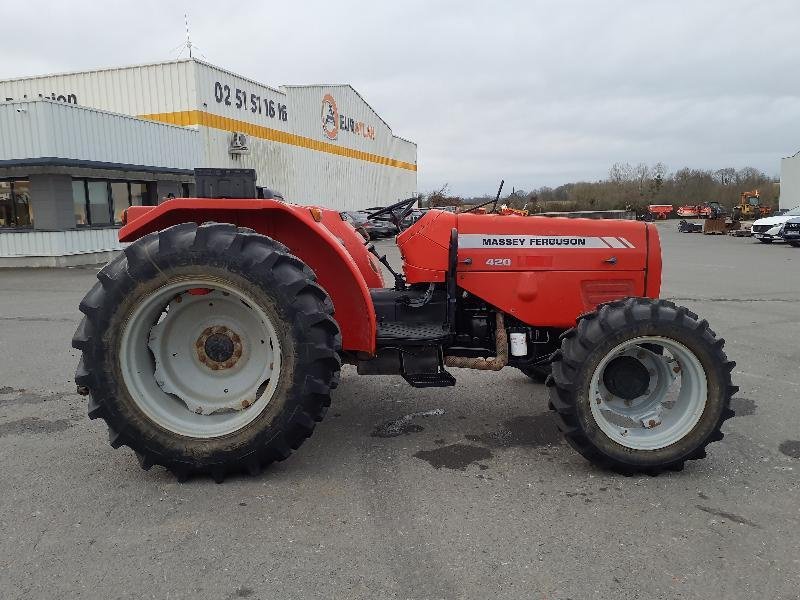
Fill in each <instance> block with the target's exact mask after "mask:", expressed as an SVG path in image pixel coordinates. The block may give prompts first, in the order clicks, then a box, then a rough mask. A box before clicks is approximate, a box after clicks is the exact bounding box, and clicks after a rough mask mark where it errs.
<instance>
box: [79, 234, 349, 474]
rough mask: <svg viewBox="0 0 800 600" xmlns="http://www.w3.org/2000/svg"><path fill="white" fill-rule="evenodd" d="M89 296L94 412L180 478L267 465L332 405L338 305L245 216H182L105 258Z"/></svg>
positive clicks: (89, 389)
mask: <svg viewBox="0 0 800 600" xmlns="http://www.w3.org/2000/svg"><path fill="white" fill-rule="evenodd" d="M97 277H98V279H99V281H98V283H96V284H95V286H94V287H93V288H92V290H91V291H90V292H89V293H88V294H87V295H86V297H85V298H84V299H83V301H82V302H81V303H80V310H81V312H83V313H84V315H85V316H84V318H83V321H82V322H81V324H80V326H79V327H78V330H77V331H76V332H75V337H74V338H73V341H72V343H73V346H74V347H75V348H77V349H79V350H81V351H82V358H81V360H80V363H79V365H78V369H77V372H76V374H75V381H76V383H77V384H78V387H79V390H81V391H83V392H84V393H88V394H89V397H90V400H89V417H90V418H92V419H94V418H98V417H99V418H102V419H104V420H105V421H106V423H107V424H108V429H109V440H110V443H111V445H112V446H113V447H115V448H117V447H119V446H121V445H126V446H129V447H131V448H132V449H133V450H134V451H135V452H136V454H137V456H138V458H139V462H140V464H141V466H142V468H144V469H149V468H150V467H151V466H152V465H154V464H158V465H163V466H165V467H166V468H167V469H169V470H170V471H172V472H173V473H174V474H175V475H176V476H177V477H178V479H180V480H183V479H186V478H187V477H189V476H190V475H193V474H201V473H208V474H211V475H212V477H214V479H215V480H217V481H222V480H223V479H224V478H225V476H226V475H227V474H228V473H232V472H240V471H247V472H249V473H251V474H257V473H259V472H260V471H261V470H262V469H263V468H264V467H265V466H266V465H268V464H269V463H271V462H272V461H276V460H283V459H285V458H287V457H288V456H289V455H290V453H291V451H292V450H293V449H296V448H298V447H299V446H300V444H302V443H303V441H304V440H305V439H306V438H307V437H308V436H309V435H311V433H312V431H313V430H314V426H315V422H317V421H320V420H321V419H322V417H323V416H324V414H325V411H326V409H327V407H328V406H329V405H330V391H331V390H332V389H333V388H335V387H336V385H337V383H338V377H339V368H340V365H341V363H340V359H339V355H338V351H339V350H340V347H341V336H340V332H339V327H338V325H337V324H336V322H335V321H334V320H333V317H332V315H333V305H332V303H331V301H330V299H329V297H328V295H327V294H326V293H325V291H324V290H323V289H322V288H320V287H319V286H318V285H317V284H316V283H315V276H314V273H313V271H311V269H309V268H308V267H307V266H306V265H305V264H303V262H302V261H300V260H299V259H298V258H296V257H295V256H293V255H291V254H290V253H289V251H288V249H287V248H286V247H285V246H283V245H282V244H280V243H278V242H276V241H274V240H272V239H270V238H268V237H265V236H262V235H258V234H256V233H254V232H253V231H251V230H248V229H237V227H235V226H234V225H226V224H218V223H208V224H204V225H201V226H197V225H196V224H194V223H184V224H181V225H175V226H173V227H170V228H168V229H164V230H163V231H159V232H157V233H151V234H149V235H147V236H144V237H143V238H141V239H139V240H137V241H136V242H134V243H133V244H131V245H130V246H128V247H127V248H126V249H125V251H124V252H123V253H122V254H121V255H120V256H118V257H117V258H116V259H114V260H113V261H112V262H110V263H109V264H108V265H106V266H105V267H104V268H103V269H102V270H101V271H100V272H99V273H98V275H97Z"/></svg>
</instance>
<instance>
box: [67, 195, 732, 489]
mask: <svg viewBox="0 0 800 600" xmlns="http://www.w3.org/2000/svg"><path fill="white" fill-rule="evenodd" d="M413 203H414V200H407V201H403V202H399V203H397V204H395V205H392V206H390V207H387V208H386V209H382V210H380V211H377V212H376V213H373V215H372V216H378V215H380V214H382V213H388V214H390V215H391V216H392V218H393V219H394V220H395V222H396V223H398V224H400V223H402V222H403V220H404V217H405V216H406V215H407V214H408V213H409V212H410V211H411V209H412V206H413ZM126 219H127V224H126V225H125V226H124V227H123V228H122V230H121V231H120V240H121V241H123V242H131V244H130V245H129V246H127V248H126V249H125V250H124V252H123V253H121V254H120V255H119V256H118V257H117V258H115V259H114V260H113V261H112V262H110V263H109V264H108V265H106V266H105V267H104V268H103V269H102V270H101V271H100V272H99V273H98V282H97V283H96V284H95V286H94V287H93V288H92V290H91V291H90V292H89V293H88V294H87V295H86V297H85V298H84V299H83V301H82V302H81V304H80V310H81V311H82V312H83V313H84V315H85V317H84V319H83V321H82V323H81V325H80V326H79V328H78V330H77V331H76V333H75V336H74V339H73V345H74V347H75V348H78V349H79V350H81V351H82V358H81V361H80V363H79V365H78V369H77V372H76V377H75V380H76V383H77V385H78V390H79V392H80V393H83V394H88V395H89V397H90V400H89V416H90V417H91V418H97V417H100V418H103V419H104V420H105V421H106V422H107V424H108V426H109V437H110V441H111V445H112V446H114V447H118V446H121V445H127V446H130V447H131V448H132V449H133V450H135V451H136V453H137V456H138V457H139V461H140V464H141V465H142V467H143V468H149V467H151V466H152V465H154V464H160V465H163V466H165V467H167V468H168V469H169V470H171V471H172V472H173V473H175V474H176V476H177V477H178V478H179V479H185V478H187V477H189V476H190V475H193V474H201V473H209V474H211V475H212V476H213V477H214V478H215V479H216V480H217V481H221V480H222V479H223V478H224V477H225V476H226V475H227V474H228V473H231V472H239V471H242V470H244V471H248V472H250V473H258V472H260V471H261V469H262V468H264V467H265V466H266V465H267V464H269V463H270V462H272V461H275V460H283V459H285V458H287V457H288V456H289V455H290V453H291V452H292V450H293V449H296V448H298V447H299V446H300V444H301V443H302V442H303V440H304V439H305V438H307V437H308V436H309V435H310V434H311V432H312V431H313V429H314V425H315V423H316V422H317V421H319V420H321V419H322V417H323V416H324V414H325V411H326V409H327V407H328V405H329V404H330V394H331V391H332V390H333V389H334V388H336V386H337V385H338V383H339V369H340V365H341V363H342V362H347V363H351V364H353V365H356V366H357V369H358V373H359V374H362V375H385V374H398V375H401V376H402V377H403V378H404V379H405V380H406V381H407V382H408V383H409V384H410V385H412V386H415V387H432V386H447V385H453V384H455V378H454V377H453V375H452V374H451V372H450V371H449V370H448V368H469V369H478V370H499V369H502V368H503V367H506V366H511V367H516V368H518V369H520V370H522V371H523V372H525V373H526V374H528V375H530V376H531V377H534V378H537V377H541V376H543V375H545V374H546V373H548V372H550V371H551V370H552V375H551V376H550V377H548V381H547V383H548V385H549V386H550V406H551V408H552V409H553V410H555V411H556V413H557V417H558V423H559V427H560V429H561V430H562V432H563V433H564V436H565V437H566V439H567V441H568V442H569V443H570V444H571V445H572V446H573V447H574V448H575V449H576V450H577V451H578V452H580V453H581V454H582V455H584V456H585V457H586V458H588V459H589V460H591V461H593V462H594V463H596V464H598V465H601V466H604V467H608V468H612V469H615V470H618V471H621V472H625V473H633V472H646V473H657V472H660V471H662V470H664V469H680V468H681V467H682V466H683V464H684V462H685V461H686V460H691V459H696V458H702V457H703V456H705V447H706V445H707V444H708V443H710V442H712V441H714V440H718V439H721V437H722V433H721V432H720V427H721V425H722V422H723V421H724V420H725V419H727V418H728V417H730V416H732V414H733V413H732V411H731V410H730V408H729V404H730V398H731V395H732V393H734V392H735V390H736V388H735V386H733V385H732V384H731V378H730V371H731V369H732V367H733V363H732V362H729V361H728V359H727V358H726V356H725V354H724V352H723V351H722V345H723V341H722V340H721V339H718V338H716V337H715V334H714V333H713V332H712V331H711V329H709V327H708V324H707V322H706V321H705V320H702V319H700V318H699V317H697V315H695V314H694V313H692V312H690V311H689V310H687V309H686V308H683V307H679V306H676V305H675V304H673V303H671V302H667V301H663V300H658V299H657V298H658V294H659V289H660V284H661V248H660V244H659V236H658V231H657V229H656V228H655V227H654V226H653V225H650V224H644V223H639V222H633V221H606V220H603V221H598V220H588V219H562V218H545V217H529V218H519V217H518V216H516V215H508V216H502V215H497V214H471V213H469V212H467V213H460V214H454V213H451V212H445V211H439V210H430V211H429V212H428V213H427V214H426V215H425V216H424V217H422V218H421V219H419V220H418V221H417V222H416V223H414V224H413V225H411V226H410V227H409V228H408V229H406V230H405V231H403V232H402V233H401V234H400V235H399V236H398V238H397V244H398V246H399V249H400V252H401V255H402V259H403V268H402V271H403V274H400V273H396V272H394V279H395V281H394V286H393V288H385V287H384V282H383V278H382V276H381V270H380V266H379V264H378V262H379V261H380V262H382V263H384V264H385V265H386V266H387V267H389V268H390V269H391V265H390V263H389V262H388V260H387V259H386V257H384V256H380V255H379V253H378V252H377V250H376V249H375V248H374V246H372V244H370V243H369V242H368V241H365V240H364V239H363V238H362V237H361V236H360V235H359V234H358V233H357V232H356V230H355V229H353V227H352V226H351V225H350V224H349V223H347V222H346V221H345V220H343V219H342V217H340V215H339V214H338V213H337V212H335V211H333V210H330V209H324V208H318V207H313V206H312V207H307V206H295V205H288V204H285V203H283V202H279V201H275V200H249V199H248V200H209V199H175V200H170V201H167V202H165V203H163V204H161V205H159V206H157V207H132V208H130V209H128V211H127V214H126ZM487 393H488V394H491V392H490V391H488V390H487Z"/></svg>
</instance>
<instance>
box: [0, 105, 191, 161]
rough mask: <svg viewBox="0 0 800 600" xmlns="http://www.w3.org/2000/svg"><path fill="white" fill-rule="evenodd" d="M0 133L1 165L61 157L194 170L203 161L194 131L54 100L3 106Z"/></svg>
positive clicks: (0, 108)
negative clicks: (0, 138)
mask: <svg viewBox="0 0 800 600" xmlns="http://www.w3.org/2000/svg"><path fill="white" fill-rule="evenodd" d="M2 93H3V92H2V91H0V95H2ZM0 131H2V141H0V161H14V160H21V159H32V158H37V159H39V158H54V157H57V158H59V159H68V160H75V161H84V162H87V161H93V162H100V163H118V164H126V165H146V166H149V167H160V168H170V169H193V168H194V167H195V166H197V163H198V162H200V161H201V160H202V158H201V156H202V154H201V148H200V146H199V134H198V132H197V131H195V130H192V129H186V128H183V127H174V126H167V125H164V124H161V123H154V122H151V121H146V120H143V119H136V118H132V117H129V116H125V115H120V114H113V113H110V112H106V111H101V110H96V109H92V108H87V107H76V106H72V105H69V104H66V103H63V102H58V101H54V100H37V101H24V100H23V101H14V102H6V103H0Z"/></svg>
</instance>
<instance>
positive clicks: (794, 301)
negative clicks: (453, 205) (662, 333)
mask: <svg viewBox="0 0 800 600" xmlns="http://www.w3.org/2000/svg"><path fill="white" fill-rule="evenodd" d="M663 300H671V301H672V302H736V303H750V302H786V303H788V304H797V303H800V299H796V298H678V297H665V298H663Z"/></svg>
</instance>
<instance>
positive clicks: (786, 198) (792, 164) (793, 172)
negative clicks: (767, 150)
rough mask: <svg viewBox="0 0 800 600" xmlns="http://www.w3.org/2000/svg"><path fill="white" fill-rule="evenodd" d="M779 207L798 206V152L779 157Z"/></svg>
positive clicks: (799, 176)
mask: <svg viewBox="0 0 800 600" xmlns="http://www.w3.org/2000/svg"><path fill="white" fill-rule="evenodd" d="M779 204H780V208H787V209H792V208H794V207H796V206H800V153H798V154H795V155H794V156H789V157H787V158H782V159H781V195H780V203H779Z"/></svg>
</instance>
